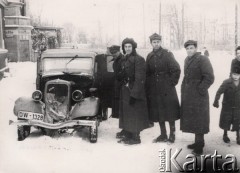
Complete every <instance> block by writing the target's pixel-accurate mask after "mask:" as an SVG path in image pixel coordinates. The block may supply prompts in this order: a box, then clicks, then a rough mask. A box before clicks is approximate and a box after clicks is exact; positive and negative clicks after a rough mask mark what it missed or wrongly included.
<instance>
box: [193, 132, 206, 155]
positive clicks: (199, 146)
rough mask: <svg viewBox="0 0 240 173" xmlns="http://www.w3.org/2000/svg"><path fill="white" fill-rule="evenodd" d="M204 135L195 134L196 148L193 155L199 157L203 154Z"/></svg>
mask: <svg viewBox="0 0 240 173" xmlns="http://www.w3.org/2000/svg"><path fill="white" fill-rule="evenodd" d="M203 147H204V134H195V146H194V149H193V151H192V154H194V155H196V156H199V155H201V154H203Z"/></svg>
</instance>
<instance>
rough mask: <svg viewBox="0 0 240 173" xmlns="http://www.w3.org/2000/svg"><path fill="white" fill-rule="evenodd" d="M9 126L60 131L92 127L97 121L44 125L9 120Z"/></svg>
mask: <svg viewBox="0 0 240 173" xmlns="http://www.w3.org/2000/svg"><path fill="white" fill-rule="evenodd" d="M9 125H19V126H36V127H43V128H46V129H61V128H67V127H68V128H73V127H75V126H88V127H94V126H97V125H98V122H97V120H69V121H65V122H61V123H55V124H52V123H46V122H42V121H36V120H17V121H12V120H9Z"/></svg>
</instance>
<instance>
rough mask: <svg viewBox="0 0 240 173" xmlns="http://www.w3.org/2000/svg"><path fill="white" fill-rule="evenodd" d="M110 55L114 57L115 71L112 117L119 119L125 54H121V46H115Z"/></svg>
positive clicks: (112, 47) (110, 49)
mask: <svg viewBox="0 0 240 173" xmlns="http://www.w3.org/2000/svg"><path fill="white" fill-rule="evenodd" d="M109 51H110V53H111V54H112V56H113V59H112V61H113V71H114V93H113V104H112V117H113V118H118V117H119V99H120V89H121V76H119V75H120V73H121V62H122V60H123V58H124V57H123V54H122V53H121V52H120V46H117V45H113V46H111V47H110V48H109Z"/></svg>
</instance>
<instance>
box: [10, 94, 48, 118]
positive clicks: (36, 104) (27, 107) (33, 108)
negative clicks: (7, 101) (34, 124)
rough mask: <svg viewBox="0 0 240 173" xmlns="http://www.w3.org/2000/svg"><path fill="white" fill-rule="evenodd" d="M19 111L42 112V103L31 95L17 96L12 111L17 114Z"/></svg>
mask: <svg viewBox="0 0 240 173" xmlns="http://www.w3.org/2000/svg"><path fill="white" fill-rule="evenodd" d="M19 111H26V112H34V113H39V114H44V103H43V102H41V101H35V100H33V99H32V98H31V97H19V98H18V99H17V100H16V101H15V103H14V108H13V112H14V114H15V115H16V116H17V114H18V112H19Z"/></svg>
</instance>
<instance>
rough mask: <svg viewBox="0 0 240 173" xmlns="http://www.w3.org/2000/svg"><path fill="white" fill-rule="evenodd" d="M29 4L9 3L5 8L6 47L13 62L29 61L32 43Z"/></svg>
mask: <svg viewBox="0 0 240 173" xmlns="http://www.w3.org/2000/svg"><path fill="white" fill-rule="evenodd" d="M26 8H27V4H26V2H25V1H24V0H18V1H17V0H15V1H11V2H10V1H8V3H7V6H6V7H5V8H4V18H5V45H6V49H8V59H9V61H11V62H18V61H29V60H30V59H31V52H32V43H31V30H32V28H33V27H32V26H31V25H30V18H29V17H27V16H26V15H27V10H26Z"/></svg>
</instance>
